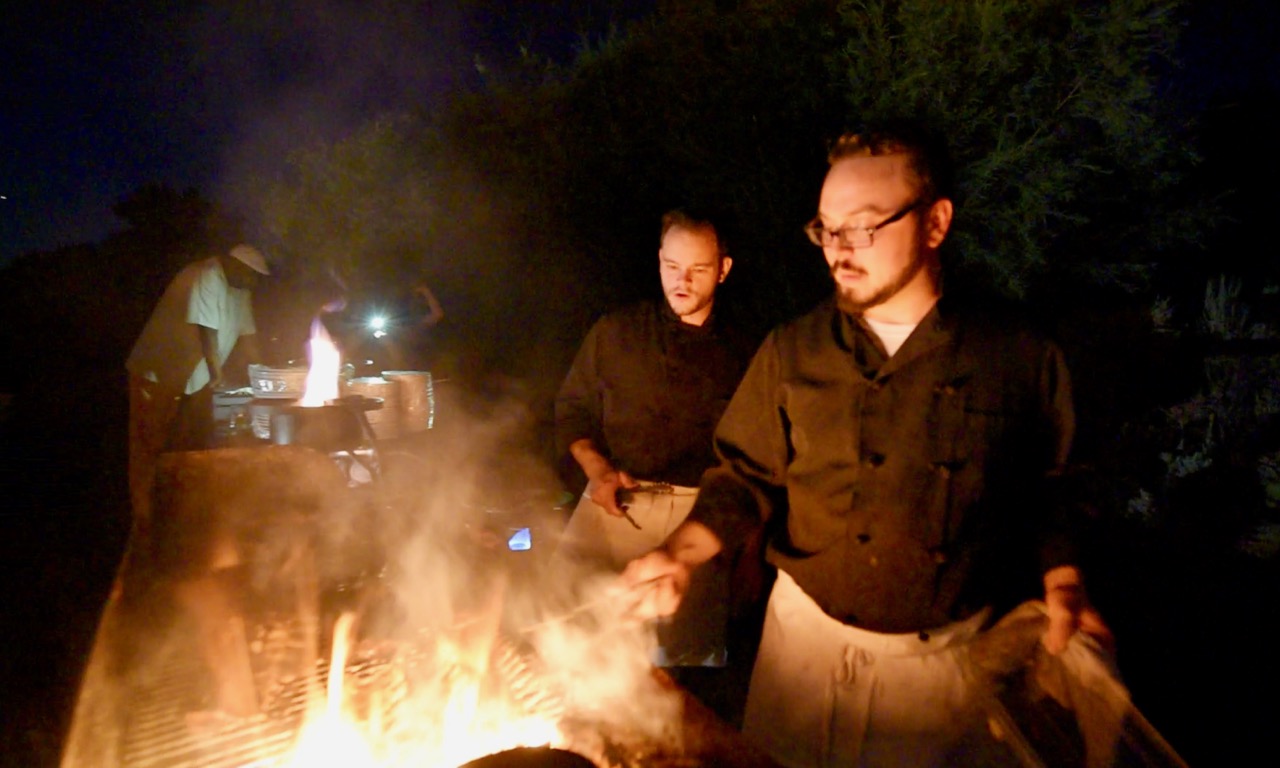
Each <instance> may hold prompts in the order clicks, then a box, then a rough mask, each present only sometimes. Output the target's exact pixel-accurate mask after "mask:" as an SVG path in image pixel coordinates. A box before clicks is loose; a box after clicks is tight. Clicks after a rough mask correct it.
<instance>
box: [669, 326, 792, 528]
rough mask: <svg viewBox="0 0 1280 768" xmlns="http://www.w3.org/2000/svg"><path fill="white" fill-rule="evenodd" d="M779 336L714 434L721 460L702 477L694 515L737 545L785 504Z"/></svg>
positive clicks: (755, 362)
mask: <svg viewBox="0 0 1280 768" xmlns="http://www.w3.org/2000/svg"><path fill="white" fill-rule="evenodd" d="M778 371H779V366H778V351H777V345H776V340H775V335H770V336H769V337H768V338H767V339H766V340H765V342H764V344H763V345H761V347H760V350H759V351H758V352H757V353H756V355H755V357H754V358H753V359H752V361H751V365H750V366H749V367H748V368H747V372H746V374H745V375H744V376H743V379H742V382H741V383H740V384H739V386H738V389H737V391H736V392H735V393H734V395H733V399H732V400H730V401H729V406H728V408H727V409H726V410H725V413H724V416H723V417H722V418H721V419H720V423H719V426H717V428H716V432H715V440H714V445H715V452H716V458H717V460H718V464H717V465H716V466H714V467H712V468H711V469H709V470H707V471H706V472H705V473H704V474H703V476H702V482H701V485H700V490H699V492H698V499H697V502H696V503H695V504H694V507H693V511H692V512H690V514H689V518H688V519H690V520H693V521H695V522H698V523H702V524H703V525H705V526H707V527H708V528H710V529H711V530H712V532H714V533H715V534H716V536H717V537H718V538H719V539H720V541H721V543H722V544H723V546H724V547H725V549H727V550H734V549H737V548H738V547H739V546H741V544H742V543H743V542H744V541H745V540H746V539H747V538H748V537H749V536H750V535H751V534H752V533H753V532H754V531H755V530H757V529H758V528H759V527H760V526H761V525H764V524H766V523H767V522H768V521H769V520H770V519H771V518H772V517H773V516H774V515H775V514H776V513H777V512H778V511H779V510H780V509H781V505H782V504H785V500H786V482H787V481H786V473H787V443H786V431H785V424H784V423H783V418H782V409H781V407H780V402H779V393H778V386H779V373H778Z"/></svg>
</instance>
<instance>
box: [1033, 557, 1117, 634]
mask: <svg viewBox="0 0 1280 768" xmlns="http://www.w3.org/2000/svg"><path fill="white" fill-rule="evenodd" d="M1044 602H1045V605H1046V606H1048V608H1049V628H1048V630H1046V631H1045V633H1044V637H1043V638H1042V640H1043V642H1044V647H1045V649H1046V650H1048V651H1049V653H1052V654H1055V655H1056V654H1059V653H1062V652H1063V651H1064V650H1066V647H1067V641H1069V640H1070V639H1071V636H1072V635H1074V634H1075V633H1076V630H1079V631H1081V632H1084V633H1085V634H1086V635H1089V636H1090V637H1092V638H1094V639H1095V640H1097V641H1098V642H1099V643H1100V644H1101V645H1102V647H1103V648H1105V649H1107V650H1108V651H1110V650H1113V649H1114V648H1115V637H1114V636H1113V635H1112V634H1111V630H1110V629H1109V628H1108V627H1107V625H1106V623H1105V622H1104V621H1103V620H1102V616H1100V615H1099V614H1098V612H1097V611H1096V610H1094V608H1093V606H1092V605H1090V604H1089V596H1088V595H1087V594H1086V593H1085V591H1084V580H1083V579H1082V578H1081V577H1080V569H1078V568H1076V567H1075V566H1073V565H1060V566H1058V567H1057V568H1054V569H1052V570H1050V571H1049V572H1047V573H1046V574H1045V575H1044Z"/></svg>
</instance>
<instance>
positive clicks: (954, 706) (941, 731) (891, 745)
mask: <svg viewBox="0 0 1280 768" xmlns="http://www.w3.org/2000/svg"><path fill="white" fill-rule="evenodd" d="M986 615H987V612H986V611H984V612H980V613H979V614H977V615H975V616H973V617H971V618H969V619H967V620H965V621H963V622H958V623H956V624H951V625H948V626H946V627H940V628H938V629H936V630H931V631H929V632H927V633H919V634H914V633H913V634H905V635H890V634H882V633H878V632H870V631H867V630H864V629H858V628H856V627H851V626H849V625H846V624H843V623H841V622H839V621H836V620H835V619H833V618H831V617H830V616H828V615H827V614H826V613H825V612H823V610H822V609H821V608H820V607H818V605H817V603H815V602H813V600H812V599H811V598H810V597H809V596H808V595H807V594H805V592H804V591H803V590H802V589H800V587H798V586H797V585H796V583H795V581H793V580H792V578H791V577H790V576H789V575H787V573H786V572H785V571H779V572H778V579H777V582H776V583H775V585H774V588H773V592H772V593H771V595H770V597H769V605H768V609H767V613H766V615H765V623H764V631H763V635H762V637H761V642H760V651H759V654H758V655H757V657H756V665H755V668H754V670H753V671H752V676H751V687H750V691H749V693H748V696H747V708H746V715H745V720H744V723H743V732H744V733H745V734H746V736H747V738H749V739H750V740H752V741H753V742H755V743H756V744H757V745H759V746H760V747H761V748H763V749H764V750H765V751H766V752H768V753H769V754H770V755H771V756H772V757H773V758H774V759H775V760H776V761H778V762H779V763H781V764H782V765H786V766H806V767H807V766H854V765H866V766H886V765H888V766H898V765H904V766H932V765H939V766H941V765H948V766H950V765H960V764H971V765H984V764H999V763H1000V762H1003V760H1002V759H1000V758H1001V757H1003V754H1002V753H1003V750H1002V749H999V748H998V745H995V744H989V745H988V744H982V743H979V744H977V745H975V744H974V739H975V735H976V739H977V741H978V742H982V741H983V740H985V741H992V740H990V739H989V738H987V737H986V736H985V731H986V728H987V718H986V716H985V714H984V712H983V710H981V708H980V707H979V706H978V704H977V703H975V701H974V692H973V691H972V690H971V685H970V683H969V679H970V678H969V677H967V676H966V673H965V666H964V654H965V653H966V646H967V644H968V643H969V642H970V641H971V640H972V639H973V638H974V637H975V636H977V634H978V632H979V630H980V629H981V628H982V625H983V622H984V621H985V619H986ZM988 747H990V748H991V749H993V750H994V752H995V755H994V756H993V755H992V754H986V753H985V750H986V748H988Z"/></svg>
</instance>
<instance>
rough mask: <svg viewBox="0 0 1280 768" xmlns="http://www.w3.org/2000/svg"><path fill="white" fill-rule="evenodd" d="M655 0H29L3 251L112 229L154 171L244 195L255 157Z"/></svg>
mask: <svg viewBox="0 0 1280 768" xmlns="http://www.w3.org/2000/svg"><path fill="white" fill-rule="evenodd" d="M652 6H653V3H652V2H644V1H637V0H628V1H626V2H613V3H610V2H581V1H574V0H570V1H565V0H559V1H557V2H546V3H527V4H526V3H504V2H499V1H495V0H472V1H471V2H467V1H466V0H453V1H452V2H432V1H431V0H372V1H371V2H345V1H344V0H326V1H325V2H312V1H310V0H284V1H283V2H273V3H249V2H175V3H168V2H123V3H101V2H89V3H78V2H63V1H62V0H53V1H52V2H49V1H48V0H13V1H12V2H8V3H6V4H5V8H4V11H3V13H2V16H3V21H2V22H0V57H2V58H3V61H4V65H5V66H4V69H5V72H4V74H3V75H2V76H0V78H2V79H0V147H2V148H3V149H2V150H0V197H3V199H0V265H3V264H6V263H8V262H9V261H10V260H11V259H12V258H13V257H14V256H16V255H18V254H21V253H25V252H27V251H30V250H35V249H48V248H53V247H58V246H63V245H70V244H75V243H80V242H86V241H96V240H99V239H101V238H102V237H103V236H105V235H106V234H108V233H109V232H110V231H111V230H112V229H113V228H117V227H119V226H120V223H119V222H118V221H116V220H115V219H114V217H113V215H112V213H111V206H112V205H113V204H115V203H116V202H118V201H119V200H120V199H121V198H123V197H124V196H126V195H127V194H128V193H130V192H131V191H133V190H135V189H136V188H138V187H139V186H140V185H142V184H144V183H147V182H150V181H160V182H165V183H167V184H169V185H171V186H173V187H175V188H178V189H184V188H187V187H195V188H196V189H198V190H199V191H200V192H202V193H203V194H205V195H206V196H209V197H212V198H214V199H216V200H219V201H220V202H226V203H230V204H231V205H232V207H233V208H234V199H233V198H234V194H235V193H234V190H235V186H236V184H237V183H238V181H239V180H241V179H243V178H244V177H246V176H247V175H248V172H249V169H251V168H252V169H254V170H257V171H262V170H264V169H270V168H272V167H274V166H276V165H278V164H279V162H280V160H281V159H282V157H283V156H284V155H285V153H286V152H287V151H288V150H290V149H291V148H294V147H299V146H305V145H307V144H309V143H311V142H312V141H315V140H332V139H335V138H338V137H341V136H343V135H345V134H346V133H348V132H350V131H351V130H353V129H354V128H355V127H357V126H358V125H360V124H361V123H362V122H363V121H365V120H368V119H369V118H370V117H372V116H374V115H376V114H378V113H380V112H383V111H386V110H401V109H417V108H423V107H425V108H428V109H429V108H430V107H431V106H432V105H433V104H438V103H441V101H442V100H443V99H445V98H447V97H448V95H449V94H450V93H453V92H456V91H458V90H460V89H469V88H476V87H479V86H480V85H481V78H480V75H479V74H478V66H477V65H478V64H479V65H480V66H483V65H484V64H485V63H486V62H493V61H498V60H501V59H503V58H504V57H511V56H513V55H514V54H515V53H516V52H517V51H518V50H519V47H520V46H521V45H525V46H528V47H530V48H532V49H533V50H536V51H538V52H540V53H542V54H544V55H547V56H551V57H553V58H555V59H557V60H565V59H568V58H570V57H571V56H572V55H573V50H574V48H575V46H576V45H577V44H578V40H580V35H581V34H582V33H586V34H598V33H599V32H600V31H602V30H605V29H608V27H609V25H610V24H611V23H619V22H625V21H626V20H627V19H630V18H635V17H636V16H638V15H640V14H642V13H644V12H645V11H646V10H648V9H649V8H651V7H652Z"/></svg>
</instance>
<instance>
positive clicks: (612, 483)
mask: <svg viewBox="0 0 1280 768" xmlns="http://www.w3.org/2000/svg"><path fill="white" fill-rule="evenodd" d="M569 453H570V455H572V456H573V458H574V460H575V461H577V462H578V466H580V467H582V471H583V473H584V474H585V475H586V476H587V493H588V494H589V495H590V497H591V500H592V501H594V502H595V503H596V504H599V505H600V506H601V507H602V508H604V511H605V512H608V513H609V514H611V515H613V516H614V517H622V507H620V506H618V489H619V488H635V487H636V486H637V485H639V483H637V482H636V481H635V480H634V479H632V477H631V475H628V474H627V473H626V472H619V471H618V470H617V469H614V467H613V464H612V463H610V461H609V460H608V459H607V458H605V456H604V454H602V453H601V452H600V451H599V450H597V449H596V446H595V443H593V442H591V439H590V438H586V437H584V438H582V439H580V440H574V441H573V442H572V443H571V444H570V445H569Z"/></svg>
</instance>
